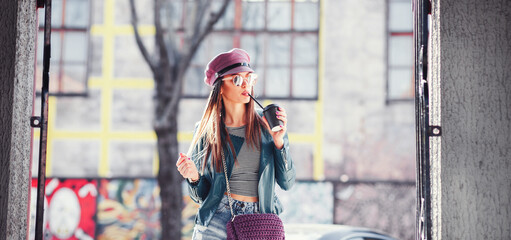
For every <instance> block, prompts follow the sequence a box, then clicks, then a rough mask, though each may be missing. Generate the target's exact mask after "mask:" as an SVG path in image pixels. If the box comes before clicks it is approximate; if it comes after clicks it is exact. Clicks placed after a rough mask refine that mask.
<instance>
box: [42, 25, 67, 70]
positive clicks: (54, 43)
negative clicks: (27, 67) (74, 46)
mask: <svg viewBox="0 0 511 240" xmlns="http://www.w3.org/2000/svg"><path fill="white" fill-rule="evenodd" d="M60 33H61V32H56V31H55V32H53V33H52V34H51V35H52V36H51V54H50V55H51V56H50V57H51V60H52V61H57V62H58V60H60V52H61V51H60V48H61V47H62V46H61V45H62V44H61V40H60ZM38 34H39V35H38V36H37V63H38V64H39V63H40V64H41V66H42V64H43V52H44V31H39V33H38ZM51 67H53V65H52V66H51Z"/></svg>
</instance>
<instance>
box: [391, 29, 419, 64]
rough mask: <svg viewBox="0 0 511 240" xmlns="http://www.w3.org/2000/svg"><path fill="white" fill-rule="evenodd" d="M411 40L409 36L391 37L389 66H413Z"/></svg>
mask: <svg viewBox="0 0 511 240" xmlns="http://www.w3.org/2000/svg"><path fill="white" fill-rule="evenodd" d="M412 42H413V39H412V37H411V36H391V37H390V38H389V65H390V66H411V65H413V53H412V51H413V46H412Z"/></svg>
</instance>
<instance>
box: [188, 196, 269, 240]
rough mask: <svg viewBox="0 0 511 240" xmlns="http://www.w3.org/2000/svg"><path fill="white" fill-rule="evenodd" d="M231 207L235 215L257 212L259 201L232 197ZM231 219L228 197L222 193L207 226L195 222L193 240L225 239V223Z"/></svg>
mask: <svg viewBox="0 0 511 240" xmlns="http://www.w3.org/2000/svg"><path fill="white" fill-rule="evenodd" d="M232 208H233V211H234V214H235V215H242V214H251V213H259V203H257V202H242V201H238V200H236V199H233V203H232ZM229 220H231V209H230V207H229V199H228V198H227V196H225V195H224V197H223V198H222V200H221V201H220V204H218V207H217V209H216V212H215V215H213V218H212V219H211V221H210V222H209V225H208V226H201V225H198V224H195V227H194V228H193V236H192V239H193V240H210V239H211V240H213V239H219V240H220V239H221V240H223V239H227V231H226V229H225V225H226V224H227V222H228V221H229Z"/></svg>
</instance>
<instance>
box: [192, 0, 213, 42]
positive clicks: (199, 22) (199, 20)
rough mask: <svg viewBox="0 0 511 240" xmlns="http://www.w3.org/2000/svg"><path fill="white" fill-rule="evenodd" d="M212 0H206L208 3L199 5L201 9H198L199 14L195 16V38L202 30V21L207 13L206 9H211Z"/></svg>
mask: <svg viewBox="0 0 511 240" xmlns="http://www.w3.org/2000/svg"><path fill="white" fill-rule="evenodd" d="M211 2H212V1H211V0H208V1H206V3H204V4H201V6H199V10H198V13H197V15H196V16H195V21H194V22H195V23H194V24H193V26H194V28H193V34H194V35H193V37H192V39H193V38H195V36H196V35H197V34H198V33H199V32H200V27H201V26H202V21H203V19H204V16H205V15H206V10H208V9H209V7H210V6H211Z"/></svg>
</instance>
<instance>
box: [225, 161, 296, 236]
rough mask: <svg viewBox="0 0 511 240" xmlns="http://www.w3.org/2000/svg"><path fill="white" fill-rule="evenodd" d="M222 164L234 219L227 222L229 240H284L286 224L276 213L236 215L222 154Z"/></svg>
mask: <svg viewBox="0 0 511 240" xmlns="http://www.w3.org/2000/svg"><path fill="white" fill-rule="evenodd" d="M222 162H223V165H224V173H225V183H226V186H227V196H228V198H229V207H230V209H231V216H233V217H232V219H231V220H230V221H229V222H227V225H226V228H227V240H256V239H257V240H264V239H266V240H284V239H286V237H285V234H284V224H283V223H282V220H280V218H279V216H278V215H277V214H274V213H254V214H242V215H238V216H236V215H234V211H233V210H232V197H231V188H230V187H229V180H228V178H227V168H226V166H225V156H224V153H223V152H222Z"/></svg>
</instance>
